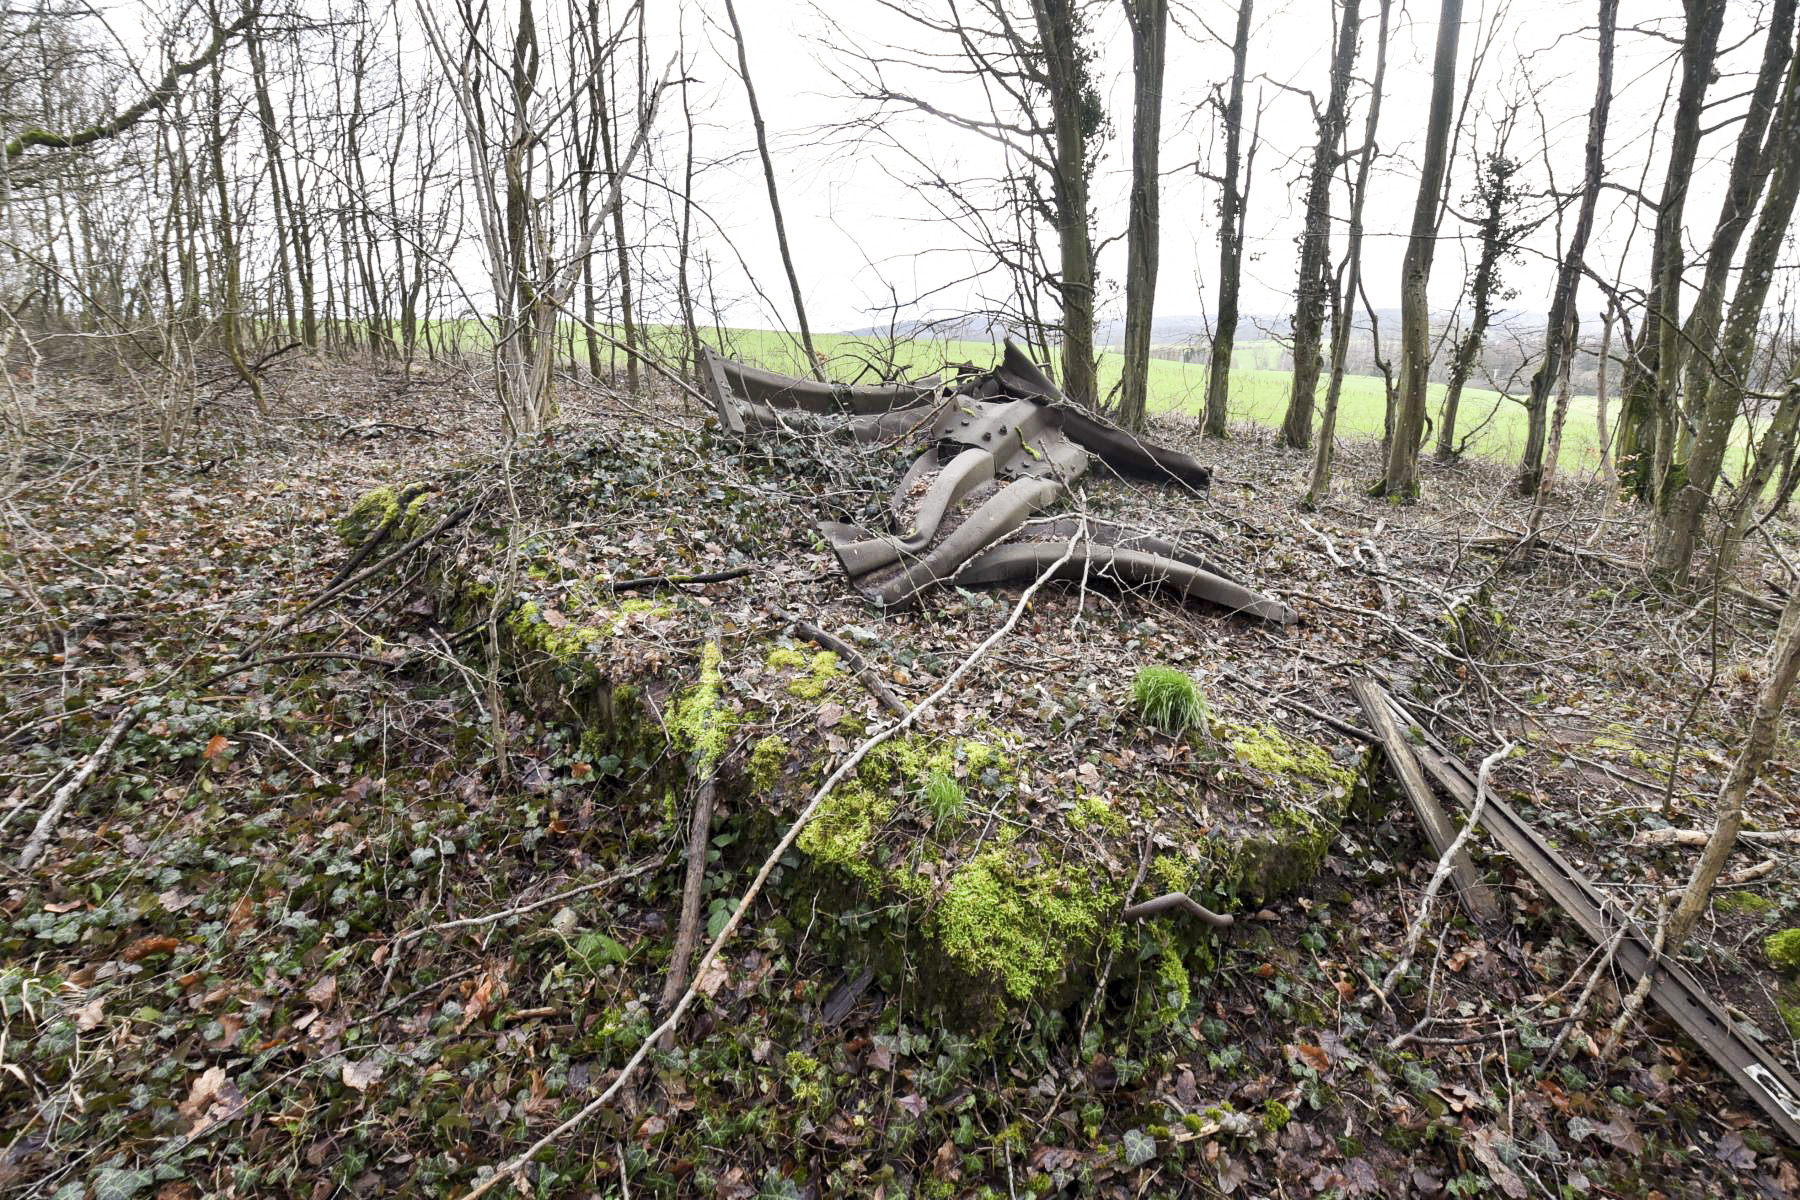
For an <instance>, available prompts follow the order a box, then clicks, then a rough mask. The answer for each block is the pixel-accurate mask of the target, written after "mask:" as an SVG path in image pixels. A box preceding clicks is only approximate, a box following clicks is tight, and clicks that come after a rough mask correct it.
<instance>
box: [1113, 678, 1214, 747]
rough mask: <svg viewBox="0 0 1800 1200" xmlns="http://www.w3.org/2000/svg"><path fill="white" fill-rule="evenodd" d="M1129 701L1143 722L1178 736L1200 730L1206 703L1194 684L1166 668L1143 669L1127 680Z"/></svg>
mask: <svg viewBox="0 0 1800 1200" xmlns="http://www.w3.org/2000/svg"><path fill="white" fill-rule="evenodd" d="M1131 702H1132V704H1133V705H1134V706H1136V708H1137V711H1138V716H1139V717H1141V718H1143V720H1144V721H1145V723H1147V724H1150V725H1154V726H1156V727H1157V728H1158V729H1161V730H1164V731H1165V732H1167V733H1173V734H1180V733H1186V732H1187V731H1188V730H1190V729H1193V728H1196V727H1202V726H1204V723H1205V721H1206V719H1207V715H1208V714H1207V711H1206V701H1205V700H1204V699H1203V698H1202V697H1201V695H1200V689H1199V688H1198V687H1196V686H1194V681H1193V680H1192V679H1189V678H1188V677H1187V676H1186V675H1183V674H1182V673H1181V672H1180V671H1176V670H1173V669H1171V668H1169V667H1145V668H1144V669H1142V670H1141V671H1139V672H1138V673H1137V675H1136V677H1135V678H1133V679H1132V681H1131Z"/></svg>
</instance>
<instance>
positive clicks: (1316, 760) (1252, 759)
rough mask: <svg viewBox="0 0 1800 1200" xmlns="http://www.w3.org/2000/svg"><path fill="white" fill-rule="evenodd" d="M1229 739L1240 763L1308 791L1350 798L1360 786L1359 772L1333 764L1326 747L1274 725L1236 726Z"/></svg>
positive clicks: (1232, 750)
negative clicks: (1322, 788) (1321, 789)
mask: <svg viewBox="0 0 1800 1200" xmlns="http://www.w3.org/2000/svg"><path fill="white" fill-rule="evenodd" d="M1229 735H1230V737H1231V752H1232V754H1233V755H1234V756H1235V757H1236V758H1237V760H1238V761H1239V762H1240V763H1243V764H1244V765H1246V766H1250V767H1255V768H1256V769H1257V770H1259V771H1263V772H1265V773H1267V774H1270V775H1283V776H1287V777H1288V778H1291V779H1294V780H1295V781H1297V782H1298V783H1300V785H1301V786H1302V787H1303V788H1305V789H1307V790H1311V788H1312V787H1313V786H1314V785H1319V784H1323V785H1326V786H1328V787H1334V788H1342V789H1343V790H1344V794H1345V795H1349V793H1350V789H1351V788H1352V787H1353V786H1354V785H1355V783H1356V772H1355V771H1352V770H1350V769H1349V768H1347V767H1340V766H1338V765H1337V764H1336V763H1334V762H1332V761H1331V755H1329V754H1327V753H1326V752H1325V750H1324V749H1323V748H1322V747H1319V746H1315V745H1313V744H1312V743H1311V742H1303V741H1300V740H1298V739H1296V738H1290V737H1288V736H1287V735H1286V734H1284V733H1282V732H1281V731H1280V730H1279V729H1277V728H1275V727H1274V726H1273V725H1259V726H1248V725H1233V726H1230V727H1229Z"/></svg>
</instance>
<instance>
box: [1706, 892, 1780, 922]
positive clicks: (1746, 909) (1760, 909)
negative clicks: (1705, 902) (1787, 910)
mask: <svg viewBox="0 0 1800 1200" xmlns="http://www.w3.org/2000/svg"><path fill="white" fill-rule="evenodd" d="M1777 907H1779V906H1778V905H1777V904H1776V903H1775V902H1774V901H1773V900H1771V899H1769V898H1768V897H1767V896H1759V895H1757V894H1756V893H1755V892H1744V891H1737V892H1721V893H1720V894H1719V895H1717V896H1715V897H1714V898H1713V908H1714V910H1716V911H1717V912H1720V913H1724V914H1725V915H1727V916H1732V915H1735V914H1739V913H1741V914H1743V915H1745V916H1752V917H1761V916H1766V915H1767V914H1769V913H1772V912H1774V911H1775V909H1776V908H1777Z"/></svg>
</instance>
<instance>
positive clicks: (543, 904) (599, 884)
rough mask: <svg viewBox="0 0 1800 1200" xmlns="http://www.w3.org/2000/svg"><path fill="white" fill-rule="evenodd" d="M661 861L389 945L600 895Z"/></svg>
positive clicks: (399, 937) (411, 932) (413, 932)
mask: <svg viewBox="0 0 1800 1200" xmlns="http://www.w3.org/2000/svg"><path fill="white" fill-rule="evenodd" d="M661 862H662V860H661V859H658V858H646V859H645V860H644V861H643V862H640V863H636V864H634V865H632V866H629V867H626V868H625V869H624V870H623V871H615V872H614V873H613V874H611V875H608V876H607V877H606V878H605V879H596V880H594V881H593V882H592V883H584V884H582V885H581V886H579V887H572V888H569V889H568V890H567V891H562V892H557V893H556V894H555V895H553V896H545V897H544V898H543V899H541V900H532V901H529V902H527V903H525V904H515V905H513V906H512V907H511V908H503V909H501V910H500V911H499V912H491V913H485V914H483V915H482V916H479V917H459V918H457V919H456V920H454V921H439V922H438V923H437V924H435V925H422V926H420V927H419V928H418V929H408V930H407V931H406V932H404V933H400V934H396V935H395V936H394V940H393V941H391V942H389V943H388V945H389V947H391V948H394V949H397V948H399V947H400V946H403V945H405V944H406V943H407V942H410V941H414V940H416V939H418V938H422V937H424V936H425V935H426V934H428V933H443V932H445V931H446V930H450V929H473V928H475V927H477V926H480V925H493V924H496V923H498V922H500V921H504V920H506V919H507V918H508V917H516V916H519V915H520V914H522V913H528V912H531V911H532V910H533V909H538V908H547V907H549V906H550V905H552V904H555V903H557V902H558V901H560V900H573V899H574V898H575V897H576V896H585V895H586V894H587V893H589V892H597V891H599V890H600V889H601V888H608V887H611V886H613V884H615V883H624V882H625V881H626V880H627V879H636V878H637V877H638V876H639V875H642V874H643V873H644V872H646V871H648V870H650V869H651V868H652V867H655V866H657V865H658V864H660V863H661Z"/></svg>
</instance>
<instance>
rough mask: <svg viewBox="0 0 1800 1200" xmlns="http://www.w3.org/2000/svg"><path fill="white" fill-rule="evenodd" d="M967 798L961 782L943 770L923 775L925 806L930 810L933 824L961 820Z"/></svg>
mask: <svg viewBox="0 0 1800 1200" xmlns="http://www.w3.org/2000/svg"><path fill="white" fill-rule="evenodd" d="M968 799H969V798H968V796H967V795H965V794H964V792H963V789H962V784H960V783H958V782H956V780H954V779H952V778H951V777H950V776H949V775H948V774H946V773H945V772H943V771H937V770H934V771H932V772H931V773H929V774H928V775H926V776H925V807H926V808H928V809H930V810H931V823H932V824H933V825H940V826H941V825H947V824H952V823H954V822H957V821H960V820H962V815H963V808H964V806H965V805H966V804H967V803H968Z"/></svg>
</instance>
